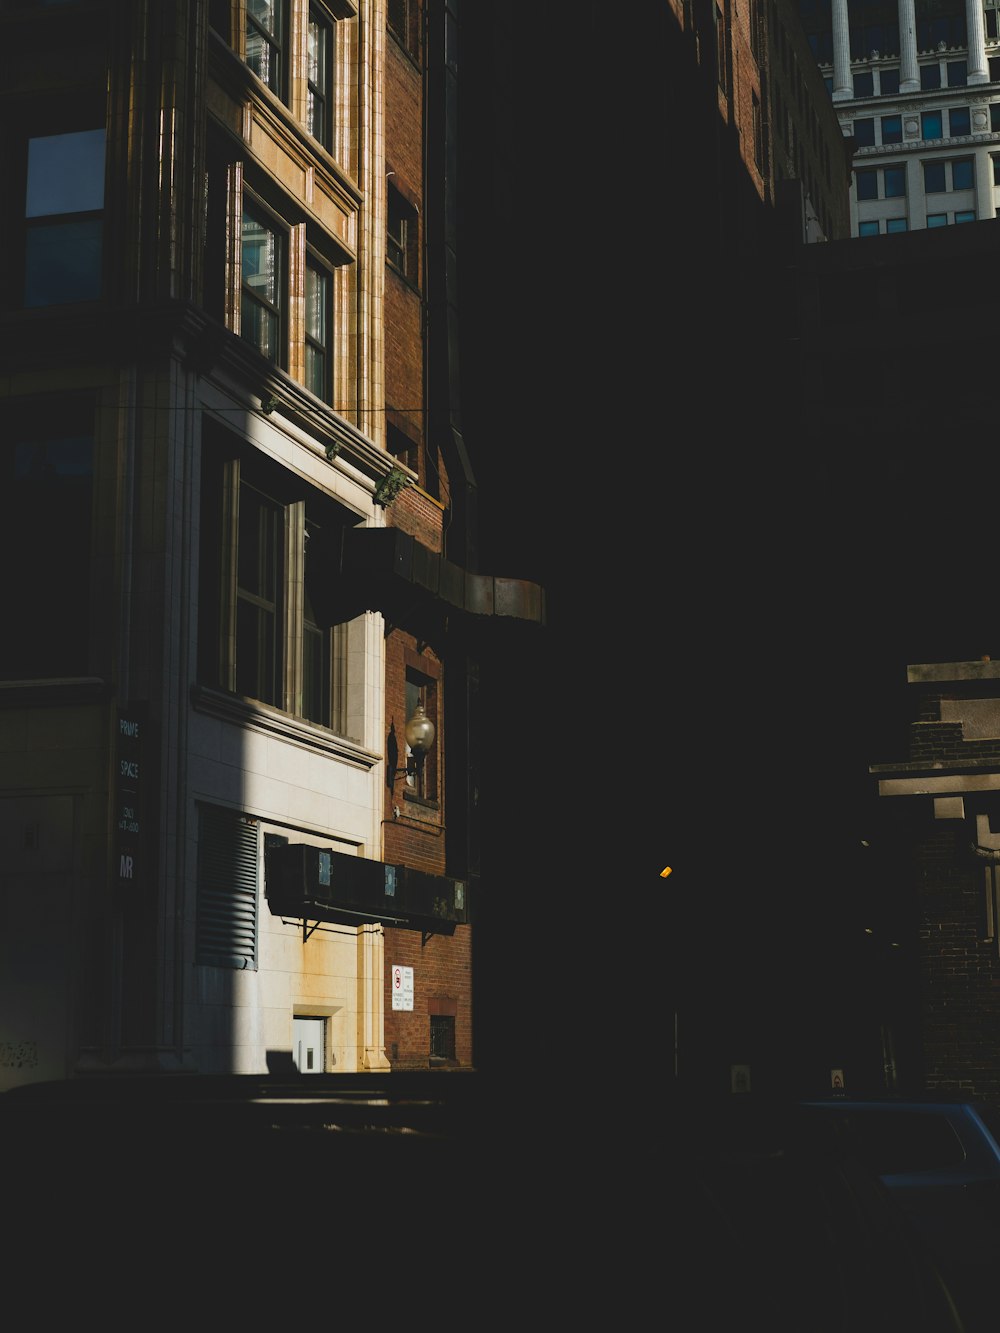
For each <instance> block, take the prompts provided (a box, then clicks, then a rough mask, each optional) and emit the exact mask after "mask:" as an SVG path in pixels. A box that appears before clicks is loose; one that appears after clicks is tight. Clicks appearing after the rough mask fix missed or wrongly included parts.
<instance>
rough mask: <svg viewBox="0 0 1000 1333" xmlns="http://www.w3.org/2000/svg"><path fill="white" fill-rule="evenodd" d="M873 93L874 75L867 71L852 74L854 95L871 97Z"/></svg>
mask: <svg viewBox="0 0 1000 1333" xmlns="http://www.w3.org/2000/svg"><path fill="white" fill-rule="evenodd" d="M874 95H875V77H874V75H873V74H872V73H871V71H869V72H868V73H867V74H855V76H854V96H855V97H873V96H874Z"/></svg>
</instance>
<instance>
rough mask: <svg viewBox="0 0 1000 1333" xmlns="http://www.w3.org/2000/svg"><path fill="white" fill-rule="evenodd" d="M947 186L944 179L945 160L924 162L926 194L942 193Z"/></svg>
mask: <svg viewBox="0 0 1000 1333" xmlns="http://www.w3.org/2000/svg"><path fill="white" fill-rule="evenodd" d="M945 188H946V186H945V179H944V163H943V162H925V163H924V192H925V194H940V192H941V191H942V190H944V189H945Z"/></svg>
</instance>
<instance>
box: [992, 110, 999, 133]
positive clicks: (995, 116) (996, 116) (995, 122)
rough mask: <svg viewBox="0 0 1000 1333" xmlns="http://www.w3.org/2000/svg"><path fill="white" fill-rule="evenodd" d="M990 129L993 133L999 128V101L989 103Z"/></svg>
mask: <svg viewBox="0 0 1000 1333" xmlns="http://www.w3.org/2000/svg"><path fill="white" fill-rule="evenodd" d="M990 129H991V130H993V131H994V133H995V132H996V131H997V130H1000V102H991V103H990Z"/></svg>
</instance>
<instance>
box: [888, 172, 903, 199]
mask: <svg viewBox="0 0 1000 1333" xmlns="http://www.w3.org/2000/svg"><path fill="white" fill-rule="evenodd" d="M882 174H883V176H884V181H883V184H884V186H885V197H886V199H894V198H898V197H899V196H900V195H904V194H906V168H905V167H886V169H885V171H884V172H883V173H882Z"/></svg>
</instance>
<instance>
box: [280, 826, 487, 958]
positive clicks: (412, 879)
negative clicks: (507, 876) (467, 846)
mask: <svg viewBox="0 0 1000 1333" xmlns="http://www.w3.org/2000/svg"><path fill="white" fill-rule="evenodd" d="M265 896H266V898H267V903H268V907H269V908H270V910H271V912H272V914H273V915H275V916H286V917H292V918H294V919H295V920H301V921H306V920H309V921H328V922H336V923H340V924H347V925H354V926H356V925H357V924H358V922H359V921H382V922H385V923H387V924H390V925H394V926H401V927H403V928H404V929H411V930H420V931H423V932H426V933H433V934H439V935H451V934H454V931H455V927H456V926H457V925H466V924H467V923H468V921H469V885H468V883H467V882H466V881H464V880H457V879H451V878H449V877H448V876H447V875H432V874H429V873H428V872H427V871H423V870H414V869H413V867H412V866H405V865H392V864H390V863H388V862H385V861H373V860H371V859H369V858H368V857H363V856H351V855H350V854H349V853H347V852H337V851H334V850H333V848H331V847H313V846H311V845H309V844H306V843H298V842H294V843H286V844H283V845H280V846H276V847H271V848H270V849H269V850H268V852H267V858H266V866H265Z"/></svg>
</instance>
